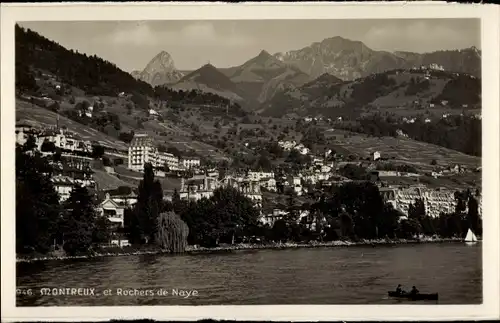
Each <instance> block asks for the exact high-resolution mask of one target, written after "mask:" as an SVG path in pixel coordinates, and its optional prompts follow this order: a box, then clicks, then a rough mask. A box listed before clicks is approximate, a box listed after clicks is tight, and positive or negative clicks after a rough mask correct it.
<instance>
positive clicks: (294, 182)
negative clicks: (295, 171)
mask: <svg viewBox="0 0 500 323" xmlns="http://www.w3.org/2000/svg"><path fill="white" fill-rule="evenodd" d="M287 182H288V185H289V186H290V187H291V188H292V189H293V191H294V192H295V193H296V194H297V195H299V196H300V195H302V179H301V178H300V177H299V176H290V177H289V178H288V179H287Z"/></svg>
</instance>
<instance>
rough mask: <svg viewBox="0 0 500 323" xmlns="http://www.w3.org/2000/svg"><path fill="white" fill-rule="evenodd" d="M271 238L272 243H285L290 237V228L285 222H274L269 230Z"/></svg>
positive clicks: (281, 220) (280, 220)
mask: <svg viewBox="0 0 500 323" xmlns="http://www.w3.org/2000/svg"><path fill="white" fill-rule="evenodd" d="M271 236H272V238H273V240H274V241H280V242H281V241H287V240H288V239H289V237H290V228H289V226H288V224H287V223H286V221H285V220H283V219H279V220H276V222H274V225H273V227H272V229H271Z"/></svg>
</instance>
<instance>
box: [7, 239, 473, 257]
mask: <svg viewBox="0 0 500 323" xmlns="http://www.w3.org/2000/svg"><path fill="white" fill-rule="evenodd" d="M462 241H463V239H460V238H446V239H444V238H443V239H442V238H437V239H436V238H424V239H397V240H385V239H379V240H361V241H358V242H353V241H340V240H337V241H330V242H313V243H291V242H287V243H274V244H248V243H247V244H245V243H242V244H237V245H227V246H220V247H214V248H207V247H197V246H187V248H186V251H185V252H183V253H179V254H178V255H196V254H207V253H220V252H234V251H250V250H264V249H274V250H281V249H303V248H333V247H354V246H373V247H376V246H384V245H385V246H387V245H401V244H423V243H450V242H462ZM117 248H118V247H117ZM161 254H168V255H173V254H172V253H170V252H168V251H166V250H161V249H156V250H135V251H131V252H126V251H125V250H122V252H120V251H119V252H108V253H105V252H101V253H95V254H92V255H79V256H46V257H38V258H30V257H17V256H16V263H34V262H42V261H53V260H69V259H94V258H103V257H124V256H138V255H161Z"/></svg>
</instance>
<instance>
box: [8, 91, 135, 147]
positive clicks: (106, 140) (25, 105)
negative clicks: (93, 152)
mask: <svg viewBox="0 0 500 323" xmlns="http://www.w3.org/2000/svg"><path fill="white" fill-rule="evenodd" d="M58 116H59V125H60V126H66V127H68V129H71V131H72V132H75V133H76V134H77V135H78V136H80V137H81V138H82V139H84V140H90V141H97V142H99V143H100V144H102V145H105V146H109V147H112V148H114V149H118V150H126V149H128V148H127V145H126V144H125V143H124V142H123V141H120V140H118V139H115V138H113V137H110V136H108V135H106V134H104V133H102V132H100V131H97V130H95V129H92V128H90V127H87V126H85V125H82V124H81V123H78V122H76V121H73V120H71V119H68V118H66V117H63V116H61V115H58V114H57V113H55V112H52V111H50V110H47V109H44V108H41V107H39V106H37V105H34V104H31V103H29V102H26V101H22V100H16V122H23V121H28V122H29V123H30V124H33V125H35V126H44V127H49V126H55V125H56V124H57V118H58Z"/></svg>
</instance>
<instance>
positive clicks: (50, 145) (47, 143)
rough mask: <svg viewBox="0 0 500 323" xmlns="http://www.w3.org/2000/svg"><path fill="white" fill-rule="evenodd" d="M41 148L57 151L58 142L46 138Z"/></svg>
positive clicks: (42, 149) (43, 150) (45, 150)
mask: <svg viewBox="0 0 500 323" xmlns="http://www.w3.org/2000/svg"><path fill="white" fill-rule="evenodd" d="M40 150H41V151H42V152H55V151H56V144H55V143H53V142H52V141H48V140H44V142H43V143H42V146H41V147H40Z"/></svg>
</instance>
